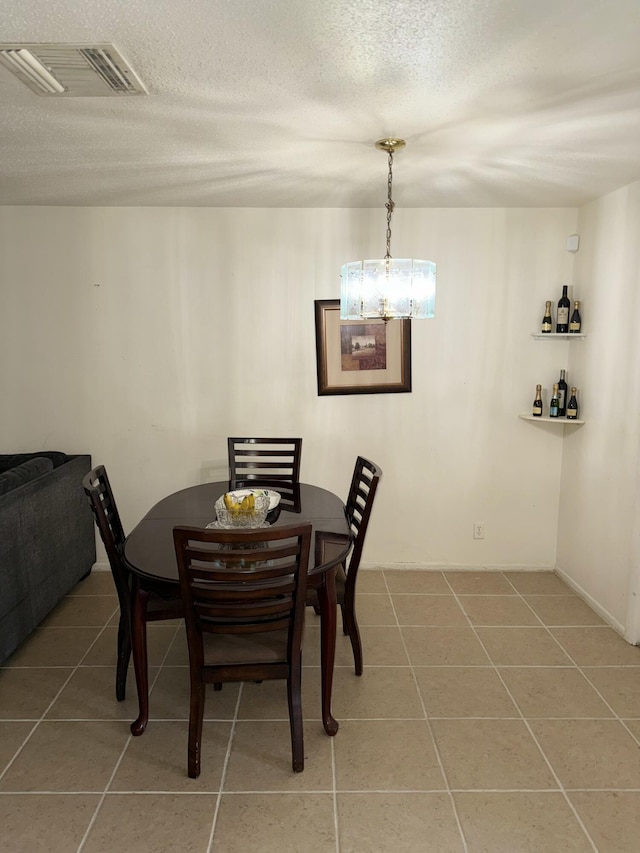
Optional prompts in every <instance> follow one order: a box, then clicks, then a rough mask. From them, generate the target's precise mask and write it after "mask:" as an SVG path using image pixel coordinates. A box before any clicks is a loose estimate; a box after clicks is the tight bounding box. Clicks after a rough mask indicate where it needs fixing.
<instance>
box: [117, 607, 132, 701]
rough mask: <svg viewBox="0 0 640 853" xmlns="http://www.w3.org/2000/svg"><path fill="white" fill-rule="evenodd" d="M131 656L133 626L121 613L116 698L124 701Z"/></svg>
mask: <svg viewBox="0 0 640 853" xmlns="http://www.w3.org/2000/svg"><path fill="white" fill-rule="evenodd" d="M130 657H131V626H130V625H129V624H128V622H127V619H126V618H125V617H124V616H123V615H122V614H121V615H120V624H119V625H118V661H117V664H116V699H117V700H118V702H122V701H123V699H124V698H125V696H126V692H127V670H128V669H129V659H130Z"/></svg>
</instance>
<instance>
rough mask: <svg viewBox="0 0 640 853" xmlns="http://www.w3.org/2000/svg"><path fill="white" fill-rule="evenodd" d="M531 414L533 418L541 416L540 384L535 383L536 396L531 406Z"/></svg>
mask: <svg viewBox="0 0 640 853" xmlns="http://www.w3.org/2000/svg"><path fill="white" fill-rule="evenodd" d="M531 414H532V415H533V416H534V418H539V417H541V416H542V385H536V398H535V400H534V401H533V406H532V407H531Z"/></svg>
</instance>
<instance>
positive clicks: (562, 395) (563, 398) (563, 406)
mask: <svg viewBox="0 0 640 853" xmlns="http://www.w3.org/2000/svg"><path fill="white" fill-rule="evenodd" d="M565 376H566V374H565V372H564V370H561V371H560V379H559V380H558V417H559V418H563V417H564V416H565V415H566V414H567V380H566V378H565Z"/></svg>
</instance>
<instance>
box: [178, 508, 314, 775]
mask: <svg viewBox="0 0 640 853" xmlns="http://www.w3.org/2000/svg"><path fill="white" fill-rule="evenodd" d="M311 531H312V526H311V524H309V523H307V524H300V525H289V526H286V527H271V528H265V529H249V530H242V531H236V530H219V529H215V528H214V529H202V528H197V527H184V526H179V527H175V528H174V531H173V537H174V544H175V549H176V558H177V561H178V573H179V575H180V589H181V592H182V602H183V606H184V616H185V623H186V629H187V643H188V647H189V676H190V683H191V700H190V711H189V750H188V772H189V776H191V777H193V778H196V777H197V776H198V775H199V773H200V755H201V740H202V720H203V715H204V684H207V683H212V684H214V685H215V686H216V688H220V687H221V685H222V684H223V683H225V682H229V681H263V680H265V679H274V678H276V679H277V678H279V679H286V681H287V695H288V700H289V720H290V728H291V748H292V766H293V769H294V770H295V771H300V770H302V769H303V767H304V745H303V733H302V703H301V677H302V676H301V672H302V634H303V630H304V616H305V601H306V589H307V571H308V567H309V548H310V544H311ZM260 635H264V643H263V646H261V645H260V639H261V637H260ZM207 637H208V639H209V641H210V642H207V643H206V646H207V648H206V653H205V640H206V639H207ZM225 641H226V642H225Z"/></svg>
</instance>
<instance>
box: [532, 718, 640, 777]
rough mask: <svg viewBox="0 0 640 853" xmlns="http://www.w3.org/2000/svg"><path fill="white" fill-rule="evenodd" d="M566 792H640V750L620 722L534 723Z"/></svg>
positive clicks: (533, 726) (537, 736)
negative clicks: (616, 789) (610, 790)
mask: <svg viewBox="0 0 640 853" xmlns="http://www.w3.org/2000/svg"><path fill="white" fill-rule="evenodd" d="M530 726H531V729H532V731H533V733H534V735H535V736H536V738H537V739H538V742H539V743H540V746H541V747H542V749H543V750H544V752H545V755H546V756H547V758H548V759H549V761H550V763H551V765H552V767H553V769H554V770H555V772H556V773H557V775H558V778H559V779H560V781H561V782H562V784H563V785H564V787H565V788H640V750H639V749H638V746H637V744H636V742H635V741H634V739H633V738H632V737H631V735H630V734H629V733H628V732H627V731H626V730H625V728H624V726H623V725H622V723H620V722H618V721H617V720H532V721H531V722H530Z"/></svg>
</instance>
